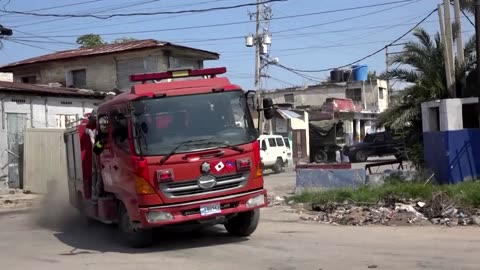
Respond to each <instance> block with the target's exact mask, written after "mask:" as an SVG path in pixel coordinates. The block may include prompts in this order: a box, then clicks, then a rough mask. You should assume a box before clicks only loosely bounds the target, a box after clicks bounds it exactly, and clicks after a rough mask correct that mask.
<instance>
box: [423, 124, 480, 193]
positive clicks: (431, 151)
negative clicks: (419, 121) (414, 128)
mask: <svg viewBox="0 0 480 270" xmlns="http://www.w3.org/2000/svg"><path fill="white" fill-rule="evenodd" d="M423 143H424V156H425V162H426V166H427V168H429V169H431V170H432V171H433V172H435V178H436V179H437V180H438V181H439V182H440V183H442V184H456V183H459V182H462V181H464V180H469V179H475V178H480V129H463V130H455V131H436V132H424V133H423Z"/></svg>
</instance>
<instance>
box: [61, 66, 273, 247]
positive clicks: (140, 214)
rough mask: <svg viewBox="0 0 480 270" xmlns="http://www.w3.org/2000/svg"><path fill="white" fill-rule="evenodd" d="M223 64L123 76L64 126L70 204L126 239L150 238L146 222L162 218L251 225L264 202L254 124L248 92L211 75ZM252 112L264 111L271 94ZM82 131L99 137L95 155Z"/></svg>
mask: <svg viewBox="0 0 480 270" xmlns="http://www.w3.org/2000/svg"><path fill="white" fill-rule="evenodd" d="M225 72H226V68H209V69H198V70H177V71H167V72H162V73H149V74H136V75H132V76H130V79H131V80H132V81H135V82H141V83H138V84H135V85H134V86H133V87H132V88H131V90H130V91H127V92H124V93H122V94H119V95H116V96H114V97H113V98H111V99H110V100H106V101H105V102H103V103H102V104H100V105H99V107H98V108H97V109H96V111H95V112H94V115H91V116H90V117H89V118H87V117H86V118H85V119H83V120H82V121H81V122H80V124H78V125H75V126H71V127H69V128H67V130H66V132H65V143H66V149H67V150H66V151H67V159H68V175H69V197H70V203H71V204H72V205H73V206H75V207H76V208H78V209H79V210H80V212H81V213H82V214H83V215H84V216H85V218H86V219H87V220H88V221H89V222H90V221H92V220H97V221H100V222H104V223H113V224H118V227H119V229H120V232H121V233H122V235H123V236H124V238H125V239H126V241H127V243H128V244H129V245H131V246H134V247H143V246H147V245H150V244H151V243H152V229H154V228H156V227H159V226H167V225H194V224H208V225H214V224H224V226H225V228H226V230H227V231H228V232H229V233H231V234H233V235H237V236H248V235H250V234H251V233H253V232H254V231H255V229H256V227H257V224H258V221H259V208H261V207H265V206H266V204H267V199H266V190H265V189H264V188H263V175H262V168H261V160H260V148H259V145H258V142H257V140H256V138H257V136H258V132H257V130H256V129H255V126H254V123H253V120H252V116H251V113H250V108H249V106H248V104H247V95H248V94H249V93H250V92H245V91H243V90H242V89H241V88H240V87H239V86H237V85H234V84H231V83H230V81H229V80H228V79H227V78H225V77H217V75H219V74H223V73H225ZM149 81H153V83H147V82H149ZM259 111H262V113H263V114H264V116H265V118H266V119H271V117H272V116H273V104H272V100H271V99H264V100H263V109H260V110H259ZM89 119H90V120H89ZM92 119H93V121H92ZM92 131H93V132H95V134H96V136H97V138H103V139H102V140H100V141H98V140H97V141H98V142H99V144H97V142H96V141H93V144H97V146H98V145H101V151H99V152H95V153H93V151H92V148H93V146H92V140H91V137H90V136H89V134H92ZM89 132H90V133H89ZM99 184H100V185H99Z"/></svg>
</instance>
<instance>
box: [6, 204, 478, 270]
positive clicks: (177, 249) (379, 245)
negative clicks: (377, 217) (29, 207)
mask: <svg viewBox="0 0 480 270" xmlns="http://www.w3.org/2000/svg"><path fill="white" fill-rule="evenodd" d="M55 212H57V213H58V211H55ZM54 217H55V215H54V214H53V213H52V212H50V218H54ZM39 221H42V220H39V219H38V218H35V216H34V215H31V214H25V213H23V214H22V213H17V214H10V215H2V216H0V228H2V229H1V230H0V240H1V241H0V250H1V252H0V265H1V269H8V270H17V269H18V270H24V269H37V270H42V269H48V270H56V269H61V270H65V269H68V270H78V269H102V270H103V269H119V270H121V269H134V268H141V269H156V270H157V269H169V270H176V269H181V270H184V269H191V270H195V269H201V270H205V269H209V270H215V269H221V270H224V269H229V270H236V269H239V270H245V269H272V270H293V269H302V270H304V269H313V270H317V269H323V270H327V269H368V268H367V267H368V266H373V265H376V266H377V267H378V269H478V265H480V257H479V256H478V254H479V252H480V234H479V229H478V228H455V229H447V228H438V227H422V228H407V227H399V228H392V227H336V226H330V225H319V224H312V223H300V222H298V216H296V215H294V214H289V213H285V212H283V211H282V208H281V207H274V208H268V209H265V210H263V211H262V221H261V224H260V226H259V228H258V230H257V231H256V232H255V234H254V235H252V236H251V237H250V238H243V239H242V238H240V239H239V238H234V237H230V236H229V235H228V234H227V233H226V232H225V231H224V230H223V229H222V228H221V227H219V228H213V229H211V230H206V231H204V232H202V233H196V234H193V233H188V232H177V231H174V232H167V233H166V234H163V235H164V236H162V234H159V235H158V236H157V237H158V240H157V243H158V244H157V245H156V246H154V247H152V248H149V249H143V250H134V249H129V248H126V247H124V246H122V244H121V243H120V242H119V240H118V238H117V237H116V234H115V230H114V229H113V228H112V227H110V226H106V225H101V224H98V225H94V226H93V227H91V228H86V227H82V226H80V225H79V220H78V218H77V217H76V216H75V215H73V214H72V215H69V217H68V218H63V220H60V219H56V220H55V219H54V220H53V221H52V222H50V223H48V222H47V223H45V220H43V222H39Z"/></svg>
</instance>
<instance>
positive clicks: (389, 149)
mask: <svg viewBox="0 0 480 270" xmlns="http://www.w3.org/2000/svg"><path fill="white" fill-rule="evenodd" d="M343 154H344V155H346V156H348V158H349V159H350V162H365V161H367V159H368V158H369V157H372V156H392V155H394V156H395V158H397V159H404V156H405V142H404V139H403V136H402V135H393V134H392V133H391V132H388V131H385V132H377V133H372V134H367V136H365V138H364V140H363V142H361V143H358V144H355V145H350V146H345V147H344V148H343Z"/></svg>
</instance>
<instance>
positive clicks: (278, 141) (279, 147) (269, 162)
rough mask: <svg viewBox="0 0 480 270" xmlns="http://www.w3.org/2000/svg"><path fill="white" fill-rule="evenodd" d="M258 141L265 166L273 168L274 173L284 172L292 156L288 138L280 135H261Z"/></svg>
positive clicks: (265, 167)
mask: <svg viewBox="0 0 480 270" xmlns="http://www.w3.org/2000/svg"><path fill="white" fill-rule="evenodd" d="M258 141H259V143H260V157H261V158H262V165H263V168H264V169H271V170H273V172H274V173H280V172H282V171H283V169H284V168H285V167H286V166H287V165H288V160H289V159H291V157H292V150H291V147H290V142H289V141H288V138H283V137H282V136H280V135H261V136H260V137H259V138H258Z"/></svg>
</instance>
